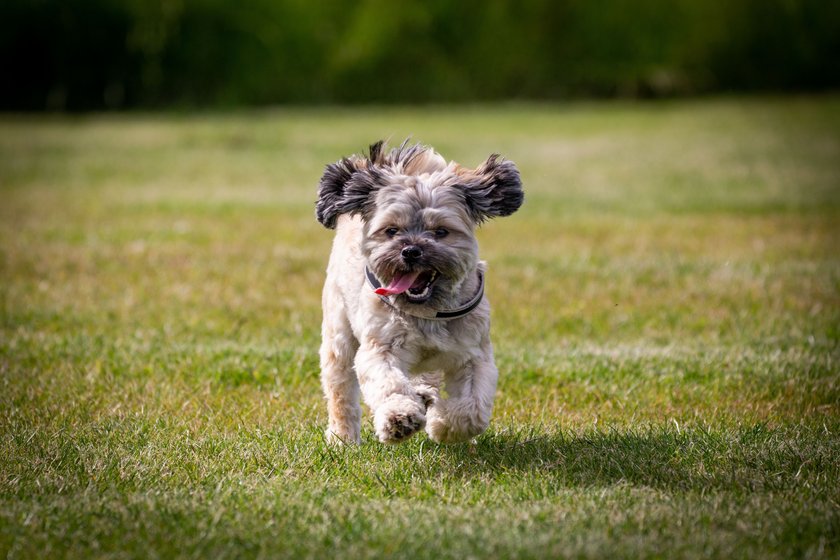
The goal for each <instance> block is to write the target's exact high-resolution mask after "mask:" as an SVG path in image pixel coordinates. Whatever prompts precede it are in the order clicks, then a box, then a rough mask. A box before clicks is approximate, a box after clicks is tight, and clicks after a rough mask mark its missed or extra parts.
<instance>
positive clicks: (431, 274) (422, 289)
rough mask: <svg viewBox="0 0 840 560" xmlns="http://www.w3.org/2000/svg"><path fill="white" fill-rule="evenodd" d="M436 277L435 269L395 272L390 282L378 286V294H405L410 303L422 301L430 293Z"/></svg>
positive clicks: (428, 296)
mask: <svg viewBox="0 0 840 560" xmlns="http://www.w3.org/2000/svg"><path fill="white" fill-rule="evenodd" d="M437 278H438V273H437V271H436V270H419V271H411V272H404V273H401V274H397V275H396V276H394V278H393V279H392V280H391V283H390V284H388V285H387V286H384V287H382V288H378V289H377V290H376V293H377V294H379V295H380V296H395V295H397V294H405V297H406V298H407V299H408V301H410V302H412V303H423V302H424V301H426V300H428V299H429V298H430V297H431V295H432V286H433V285H434V283H435V280H437Z"/></svg>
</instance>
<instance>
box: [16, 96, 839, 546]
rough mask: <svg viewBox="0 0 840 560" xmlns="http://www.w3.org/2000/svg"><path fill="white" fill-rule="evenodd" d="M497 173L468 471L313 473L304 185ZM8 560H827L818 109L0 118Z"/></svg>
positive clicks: (661, 106) (673, 106) (317, 407)
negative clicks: (489, 319)
mask: <svg viewBox="0 0 840 560" xmlns="http://www.w3.org/2000/svg"><path fill="white" fill-rule="evenodd" d="M409 135H411V136H412V137H413V138H414V139H416V140H418V141H422V142H424V143H427V144H431V145H434V146H435V147H436V148H438V150H439V151H441V152H442V153H443V154H444V155H445V156H446V157H448V158H452V159H455V160H458V161H460V162H462V163H465V164H469V165H477V164H478V163H480V162H481V161H483V159H484V158H486V156H487V155H488V154H490V153H492V152H500V153H502V154H504V155H505V156H506V157H508V158H509V159H512V160H514V161H515V162H516V163H517V164H518V165H519V168H520V170H521V172H522V176H523V181H524V185H525V191H526V202H525V205H524V206H523V208H522V209H521V210H520V211H519V212H518V213H516V214H514V215H513V216H511V217H509V218H503V219H498V220H496V221H493V222H490V223H488V224H486V225H485V226H484V227H483V228H482V230H481V231H480V233H479V236H480V244H481V252H482V256H483V258H485V259H486V260H488V261H489V263H490V268H489V273H488V277H487V292H488V295H489V298H490V300H491V302H492V303H493V323H494V325H493V339H494V343H495V346H496V356H497V362H498V365H499V368H500V383H499V391H498V395H497V401H496V409H495V412H494V418H493V422H492V424H491V427H490V429H489V430H488V431H487V432H486V433H485V434H483V435H482V436H480V437H479V438H477V439H476V440H475V441H474V442H471V443H468V444H460V445H452V446H441V445H437V444H435V443H433V442H432V441H430V440H429V439H428V438H427V437H426V436H425V434H421V435H420V436H418V437H415V438H413V439H412V440H410V441H409V442H408V443H405V444H403V445H400V446H383V445H381V444H379V443H378V442H376V441H375V438H374V437H373V434H372V431H371V428H370V420H369V418H366V422H365V424H364V428H363V439H364V443H363V444H362V445H361V446H358V447H351V448H331V447H328V446H327V445H326V444H325V442H324V438H323V429H324V427H325V425H326V409H325V406H324V403H323V401H322V397H321V392H320V386H319V382H318V361H317V348H318V343H319V328H320V324H319V323H320V316H321V309H320V289H321V284H322V282H323V277H324V269H325V266H326V260H327V256H328V252H329V247H330V242H331V232H329V231H327V230H325V229H323V228H322V227H321V226H320V225H319V224H318V223H317V222H316V221H315V218H314V215H313V210H314V205H313V203H314V198H315V190H316V186H317V182H318V179H319V177H320V174H321V172H322V170H323V167H324V165H325V164H326V163H328V162H332V161H335V160H336V159H338V158H339V157H340V156H342V155H346V154H349V153H353V152H358V151H360V150H362V149H364V148H365V147H366V146H367V145H368V144H370V143H371V142H373V141H374V140H377V139H379V138H391V139H392V140H394V141H399V140H401V139H403V138H404V137H406V136H409ZM0 193H2V204H0V298H2V308H0V319H1V320H0V387H2V389H0V436H2V439H0V557H3V558H170V557H180V558H231V557H264V558H307V557H309V558H333V557H342V558H382V557H400V558H434V559H436V560H442V559H446V558H457V559H461V558H545V557H575V558H604V557H609V558H657V557H659V558H678V557H679V558H739V557H750V558H762V559H772V558H779V559H787V558H832V557H833V558H836V557H838V556H840V365H839V364H840V249H838V245H839V244H840V97H837V96H825V97H790V98H718V99H707V100H695V101H679V102H656V103H629V102H627V103H619V102H616V103H572V104H564V105H494V106H475V107H430V108H386V109H377V108H361V109H341V108H322V109H276V110H261V111H245V112H231V113H221V114H218V113H209V114H128V115H117V114H104V115H90V116H20V115H6V116H0Z"/></svg>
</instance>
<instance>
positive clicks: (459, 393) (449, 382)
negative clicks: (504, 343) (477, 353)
mask: <svg viewBox="0 0 840 560" xmlns="http://www.w3.org/2000/svg"><path fill="white" fill-rule="evenodd" d="M486 346H487V351H486V352H485V354H484V356H481V357H476V358H472V359H470V360H468V361H467V362H466V363H465V364H462V365H461V367H459V368H457V369H455V370H454V371H451V372H447V373H446V378H445V384H446V393H447V395H448V398H446V399H444V400H437V401H436V402H435V404H434V406H433V407H432V408H430V409H429V413H428V414H429V421H428V425H427V426H426V432H427V433H428V434H429V437H431V438H432V439H433V440H435V441H437V442H441V443H455V442H459V441H466V440H469V439H470V438H473V437H475V436H477V435H478V434H480V433H482V432H483V431H484V430H486V429H487V426H488V425H489V424H490V416H491V415H492V413H493V400H494V398H495V395H496V381H497V379H498V377H499V372H498V370H497V369H496V364H495V363H494V361H493V350H492V348H491V347H490V344H489V342H488V343H487V344H486Z"/></svg>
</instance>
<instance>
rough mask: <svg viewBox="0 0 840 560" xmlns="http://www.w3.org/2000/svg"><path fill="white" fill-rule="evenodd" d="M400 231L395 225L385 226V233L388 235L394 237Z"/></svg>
mask: <svg viewBox="0 0 840 560" xmlns="http://www.w3.org/2000/svg"><path fill="white" fill-rule="evenodd" d="M399 231H400V230H398V229H397V228H395V227H389V228H385V235H387V236H388V237H394V236H395V235H397V234H398V233H399Z"/></svg>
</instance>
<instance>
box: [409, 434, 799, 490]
mask: <svg viewBox="0 0 840 560" xmlns="http://www.w3.org/2000/svg"><path fill="white" fill-rule="evenodd" d="M771 435H772V434H770V432H769V431H768V430H767V429H766V428H764V427H763V426H756V427H753V428H750V429H746V430H745V431H742V432H741V433H740V434H739V435H738V436H736V437H735V438H721V437H720V436H719V435H717V434H714V433H710V432H708V431H705V430H702V429H698V430H691V431H686V430H669V429H649V430H647V431H633V430H607V431H602V430H592V431H588V432H585V433H578V434H574V433H570V432H563V431H548V432H546V433H535V432H534V431H531V432H530V433H529V434H527V435H523V434H516V433H504V432H499V433H488V434H485V435H484V436H482V437H480V438H478V440H477V441H476V442H474V443H470V444H458V445H449V446H446V445H438V446H435V447H434V450H435V454H436V455H437V457H438V460H440V461H442V462H444V463H446V464H447V466H449V467H450V469H449V472H450V474H451V475H452V476H456V477H457V476H460V477H464V478H465V479H470V478H473V477H475V476H477V475H479V476H481V477H484V478H487V477H490V478H493V477H495V476H503V475H513V476H529V475H534V476H541V477H544V478H547V479H551V480H554V481H556V482H560V483H562V484H563V485H568V486H606V485H611V484H616V483H620V482H624V483H628V484H632V485H635V486H649V487H660V488H669V489H681V490H702V489H707V488H709V487H718V488H721V487H732V486H733V485H734V486H743V485H744V484H745V481H748V482H747V484H748V486H750V487H751V488H752V489H755V488H756V487H763V488H780V487H784V486H789V483H791V482H792V481H790V480H787V481H786V480H784V478H785V477H781V478H780V477H779V473H780V471H781V472H785V473H789V474H790V476H793V473H795V472H797V466H796V464H798V463H797V461H798V460H799V461H801V458H797V457H794V456H790V457H784V456H779V455H777V456H775V457H774V458H773V459H772V460H770V459H769V458H768V455H767V453H766V449H765V446H764V445H763V442H766V441H767V438H769V437H771ZM429 443H430V442H429ZM427 445H428V444H424V445H423V446H424V447H426V446H427ZM787 478H789V477H787Z"/></svg>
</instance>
